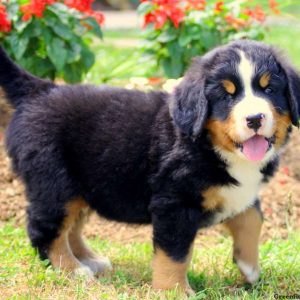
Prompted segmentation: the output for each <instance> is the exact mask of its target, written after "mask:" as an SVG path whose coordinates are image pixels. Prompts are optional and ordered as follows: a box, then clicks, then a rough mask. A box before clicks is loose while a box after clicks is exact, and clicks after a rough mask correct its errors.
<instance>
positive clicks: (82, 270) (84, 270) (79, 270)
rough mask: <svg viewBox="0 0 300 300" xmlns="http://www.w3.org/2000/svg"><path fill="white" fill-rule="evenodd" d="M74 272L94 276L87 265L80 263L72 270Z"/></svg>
mask: <svg viewBox="0 0 300 300" xmlns="http://www.w3.org/2000/svg"><path fill="white" fill-rule="evenodd" d="M74 273H75V274H76V275H79V276H85V277H89V278H92V277H93V276H94V272H93V271H92V270H91V269H90V268H89V267H87V266H85V265H82V266H81V267H79V268H77V269H75V270H74Z"/></svg>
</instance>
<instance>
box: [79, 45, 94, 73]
mask: <svg viewBox="0 0 300 300" xmlns="http://www.w3.org/2000/svg"><path fill="white" fill-rule="evenodd" d="M81 62H82V64H83V67H84V69H85V70H86V71H87V70H89V69H90V68H91V67H92V65H93V64H94V63H95V55H94V53H93V52H92V51H90V50H89V49H88V48H87V47H83V49H82V50H81Z"/></svg>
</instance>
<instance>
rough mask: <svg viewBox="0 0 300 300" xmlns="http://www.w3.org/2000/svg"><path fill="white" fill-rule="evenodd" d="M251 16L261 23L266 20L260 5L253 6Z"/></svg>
mask: <svg viewBox="0 0 300 300" xmlns="http://www.w3.org/2000/svg"><path fill="white" fill-rule="evenodd" d="M253 18H254V19H255V20H257V21H259V22H261V23H262V22H264V21H265V20H266V13H265V12H264V11H263V9H262V7H261V6H260V5H256V6H255V9H254V10H253Z"/></svg>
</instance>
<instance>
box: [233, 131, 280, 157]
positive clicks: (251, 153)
mask: <svg viewBox="0 0 300 300" xmlns="http://www.w3.org/2000/svg"><path fill="white" fill-rule="evenodd" d="M274 143H275V136H274V135H273V136H272V137H270V138H266V137H264V136H261V135H257V134H256V135H254V136H252V137H251V138H249V139H248V140H246V141H244V142H243V143H235V146H236V147H237V148H239V149H240V150H241V152H242V153H243V154H244V155H245V156H246V157H247V158H248V159H249V160H251V161H260V160H262V159H263V158H264V157H265V155H266V153H267V152H268V151H269V150H270V149H271V148H272V145H273V144H274Z"/></svg>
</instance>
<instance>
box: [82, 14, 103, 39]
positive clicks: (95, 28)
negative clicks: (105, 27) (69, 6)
mask: <svg viewBox="0 0 300 300" xmlns="http://www.w3.org/2000/svg"><path fill="white" fill-rule="evenodd" d="M84 23H86V24H87V25H89V26H90V27H91V28H92V29H91V30H90V32H92V33H93V34H95V35H96V36H97V37H98V38H100V39H102V38H103V34H102V30H101V28H100V26H99V24H98V23H97V21H96V20H95V19H94V18H92V17H89V18H86V19H84Z"/></svg>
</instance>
